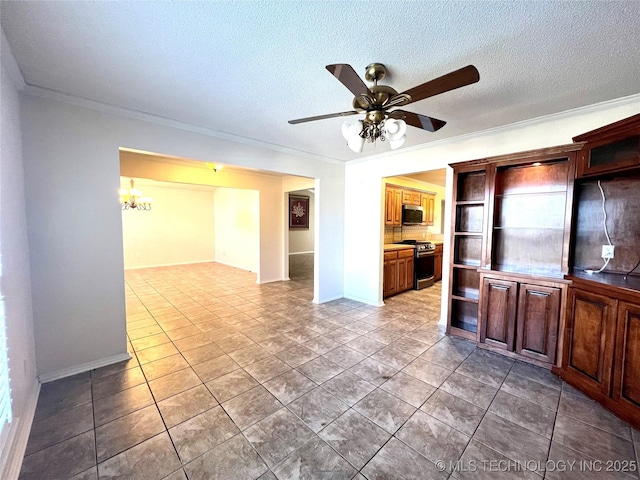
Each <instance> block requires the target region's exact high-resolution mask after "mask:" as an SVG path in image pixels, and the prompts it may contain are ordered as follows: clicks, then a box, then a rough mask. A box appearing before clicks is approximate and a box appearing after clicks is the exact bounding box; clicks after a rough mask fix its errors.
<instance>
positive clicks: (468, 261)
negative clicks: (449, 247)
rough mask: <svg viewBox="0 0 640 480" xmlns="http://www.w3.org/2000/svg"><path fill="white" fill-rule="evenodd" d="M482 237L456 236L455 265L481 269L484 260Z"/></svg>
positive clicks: (454, 247)
mask: <svg viewBox="0 0 640 480" xmlns="http://www.w3.org/2000/svg"><path fill="white" fill-rule="evenodd" d="M482 243H483V237H482V235H464V236H461V235H456V236H455V240H454V245H453V249H454V252H453V263H454V264H462V265H470V266H476V267H479V266H480V264H481V259H482Z"/></svg>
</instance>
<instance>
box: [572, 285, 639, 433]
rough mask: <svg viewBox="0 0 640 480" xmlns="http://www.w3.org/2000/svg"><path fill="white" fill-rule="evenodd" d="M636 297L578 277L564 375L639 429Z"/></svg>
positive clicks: (637, 309) (637, 304)
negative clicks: (589, 282) (586, 281)
mask: <svg viewBox="0 0 640 480" xmlns="http://www.w3.org/2000/svg"><path fill="white" fill-rule="evenodd" d="M633 296H636V297H640V295H637V294H636V295H633ZM633 300H634V299H633V298H629V292H628V291H626V292H620V294H619V295H616V292H615V291H611V290H607V289H604V288H603V286H602V285H598V284H596V283H595V282H594V284H592V285H590V284H588V283H576V282H575V281H574V285H573V286H572V287H571V288H570V289H569V302H568V306H567V323H566V327H565V341H564V356H563V362H562V368H561V372H560V375H561V377H562V378H563V380H565V381H566V382H567V383H569V384H571V385H573V386H574V387H576V388H577V389H579V390H581V391H583V392H584V393H585V394H587V395H588V396H590V397H591V398H593V399H594V400H596V401H598V402H600V403H602V404H603V405H604V406H605V407H607V408H608V409H609V410H611V411H613V412H614V413H615V414H617V415H618V416H620V417H621V418H623V419H624V420H626V421H628V422H629V423H631V424H632V425H633V426H634V427H635V428H640V298H637V303H635V302H634V301H633Z"/></svg>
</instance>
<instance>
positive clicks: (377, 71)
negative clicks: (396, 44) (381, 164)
mask: <svg viewBox="0 0 640 480" xmlns="http://www.w3.org/2000/svg"><path fill="white" fill-rule="evenodd" d="M326 68H327V70H329V72H330V73H331V74H333V76H335V77H336V78H337V79H338V80H339V81H340V82H341V83H342V84H343V85H344V86H345V87H347V88H348V89H349V90H350V91H351V93H353V94H354V95H355V97H354V99H353V110H349V111H346V112H338V113H329V114H326V115H318V116H315V117H306V118H298V119H295V120H289V123H290V124H297V123H304V122H312V121H314V120H323V119H325V118H334V117H346V116H350V115H358V114H364V119H363V120H359V121H358V122H356V123H355V124H354V123H349V122H346V123H344V124H343V125H342V135H343V136H344V137H345V139H346V140H347V142H348V145H349V148H351V149H352V150H353V151H355V152H362V148H363V146H364V142H365V141H369V142H375V141H376V140H381V141H384V140H386V139H388V140H389V143H390V146H391V148H392V149H395V148H399V147H400V146H401V145H402V144H403V143H404V140H405V135H404V133H405V131H406V128H407V125H411V126H412V127H416V128H421V129H423V130H427V131H429V132H435V131H437V130H439V129H441V128H442V127H444V125H445V124H446V122H445V121H444V120H438V119H437V118H431V117H427V116H426V115H420V114H418V113H413V112H408V111H406V110H401V109H398V108H397V107H403V106H405V105H408V104H410V103H413V102H417V101H420V100H424V99H425V98H429V97H433V96H434V95H439V94H440V93H444V92H448V91H450V90H455V89H456V88H460V87H464V86H465V85H470V84H472V83H475V82H477V81H478V80H480V74H479V73H478V70H477V69H476V67H474V66H473V65H467V66H466V67H463V68H461V69H459V70H455V71H453V72H451V73H447V74H446V75H443V76H441V77H438V78H436V79H433V80H430V81H428V82H425V83H423V84H421V85H418V86H416V87H413V88H410V89H409V90H406V91H404V92H402V93H398V92H397V91H396V90H394V89H393V88H391V87H390V86H388V85H378V81H379V80H381V79H383V78H384V77H385V75H386V73H387V68H386V67H385V66H384V65H382V64H381V63H372V64H370V65H369V66H367V69H366V72H365V75H364V78H365V79H366V80H367V81H368V82H373V86H372V87H367V85H366V84H365V83H364V82H363V81H362V79H361V78H360V77H359V76H358V74H357V73H356V71H355V70H354V69H353V67H352V66H351V65H348V64H346V63H336V64H332V65H327V66H326Z"/></svg>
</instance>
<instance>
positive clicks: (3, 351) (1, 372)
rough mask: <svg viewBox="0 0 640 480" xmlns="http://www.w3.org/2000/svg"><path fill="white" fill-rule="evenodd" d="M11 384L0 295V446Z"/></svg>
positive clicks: (3, 437) (8, 414) (9, 420)
mask: <svg viewBox="0 0 640 480" xmlns="http://www.w3.org/2000/svg"><path fill="white" fill-rule="evenodd" d="M11 419H12V417H11V386H10V381H9V351H8V348H7V325H6V321H5V311H4V298H3V297H2V296H1V295H0V440H2V441H1V442H0V446H3V445H2V444H3V443H4V441H3V440H4V439H5V438H6V427H7V425H8V424H9V423H11Z"/></svg>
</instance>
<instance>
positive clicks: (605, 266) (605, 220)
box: [585, 180, 640, 275]
mask: <svg viewBox="0 0 640 480" xmlns="http://www.w3.org/2000/svg"><path fill="white" fill-rule="evenodd" d="M598 188H599V189H600V195H602V213H603V220H602V224H603V225H604V235H605V236H606V237H607V242H608V243H609V245H613V244H612V243H611V238H610V237H609V231H608V230H607V210H606V209H605V196H604V190H603V189H602V185H601V184H600V180H598ZM610 260H611V259H610V258H605V261H604V265H603V266H602V268H601V269H600V270H591V269H587V270H585V272H586V273H588V274H592V273H600V272H602V271H603V270H604V269H605V268H607V265H609V261H610ZM638 265H640V262H638ZM638 265H636V266H635V267H633V270H635V269H636V268H637V267H638ZM633 270H631V272H633ZM631 272H629V273H631ZM627 275H629V274H627Z"/></svg>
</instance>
